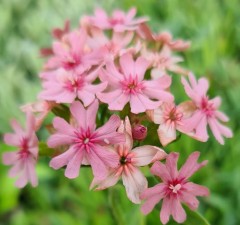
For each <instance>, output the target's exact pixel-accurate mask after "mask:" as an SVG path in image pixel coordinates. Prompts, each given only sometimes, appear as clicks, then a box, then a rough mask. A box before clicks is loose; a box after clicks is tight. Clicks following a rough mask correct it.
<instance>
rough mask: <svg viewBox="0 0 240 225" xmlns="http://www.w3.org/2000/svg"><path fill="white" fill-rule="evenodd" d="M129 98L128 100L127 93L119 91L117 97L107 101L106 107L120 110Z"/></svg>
mask: <svg viewBox="0 0 240 225" xmlns="http://www.w3.org/2000/svg"><path fill="white" fill-rule="evenodd" d="M129 100H130V96H129V95H127V94H125V93H121V94H120V95H119V96H118V97H116V98H115V99H114V101H112V102H111V103H109V107H108V108H109V109H110V110H122V109H123V108H124V106H125V105H126V104H127V103H128V102H129Z"/></svg>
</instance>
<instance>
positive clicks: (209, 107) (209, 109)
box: [200, 97, 215, 117]
mask: <svg viewBox="0 0 240 225" xmlns="http://www.w3.org/2000/svg"><path fill="white" fill-rule="evenodd" d="M200 107H201V110H202V111H203V112H204V113H205V114H206V115H207V116H209V117H211V116H212V115H213V114H214V111H215V109H214V107H213V104H212V103H210V102H209V100H208V97H203V98H202V101H201V105H200Z"/></svg>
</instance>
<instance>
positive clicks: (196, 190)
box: [184, 182, 209, 196]
mask: <svg viewBox="0 0 240 225" xmlns="http://www.w3.org/2000/svg"><path fill="white" fill-rule="evenodd" d="M184 189H186V190H187V191H188V192H189V193H191V194H193V195H196V196H208V195H209V190H208V188H206V187H204V186H202V185H199V184H195V183H192V182H187V183H186V184H185V185H184Z"/></svg>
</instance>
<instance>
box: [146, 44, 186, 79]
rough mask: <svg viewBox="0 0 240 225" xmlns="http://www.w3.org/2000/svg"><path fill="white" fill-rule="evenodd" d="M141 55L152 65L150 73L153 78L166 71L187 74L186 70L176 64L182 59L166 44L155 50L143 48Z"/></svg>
mask: <svg viewBox="0 0 240 225" xmlns="http://www.w3.org/2000/svg"><path fill="white" fill-rule="evenodd" d="M142 55H143V56H144V57H145V58H146V59H147V60H148V61H149V62H150V64H151V66H153V67H154V69H153V70H152V74H151V75H152V78H154V79H156V78H158V77H159V76H162V74H165V73H166V72H168V71H171V72H174V73H180V74H183V75H185V74H187V71H186V70H185V69H183V68H181V67H180V66H179V65H178V63H179V62H182V61H183V59H182V58H181V57H179V56H174V55H173V54H172V51H171V49H170V48H169V47H168V46H164V47H163V48H162V49H161V51H156V52H154V51H149V50H147V49H143V51H142Z"/></svg>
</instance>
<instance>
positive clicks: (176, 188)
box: [169, 184, 182, 194]
mask: <svg viewBox="0 0 240 225" xmlns="http://www.w3.org/2000/svg"><path fill="white" fill-rule="evenodd" d="M181 187H182V185H181V184H176V185H173V184H170V185H169V189H170V190H171V192H172V193H174V194H177V193H178V191H179V190H180V189H181Z"/></svg>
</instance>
